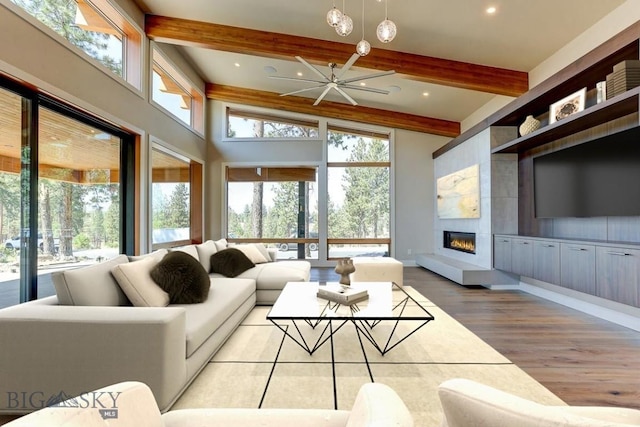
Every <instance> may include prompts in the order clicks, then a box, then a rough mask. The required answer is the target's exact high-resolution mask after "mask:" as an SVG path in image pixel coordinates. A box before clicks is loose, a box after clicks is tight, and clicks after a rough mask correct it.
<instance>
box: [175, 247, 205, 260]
mask: <svg viewBox="0 0 640 427" xmlns="http://www.w3.org/2000/svg"><path fill="white" fill-rule="evenodd" d="M170 251H171V252H174V251H181V252H186V253H188V254H189V255H191V256H192V257H194V258H195V259H197V260H198V261H200V258H199V257H198V249H197V248H196V245H186V246H179V247H177V248H172V249H170Z"/></svg>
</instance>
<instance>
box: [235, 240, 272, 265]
mask: <svg viewBox="0 0 640 427" xmlns="http://www.w3.org/2000/svg"><path fill="white" fill-rule="evenodd" d="M231 247H233V248H236V249H239V250H241V251H242V253H244V254H245V255H246V256H247V258H249V259H250V260H251V262H252V263H254V264H264V263H265V262H269V259H268V258H266V257H265V256H264V255H262V253H261V252H260V251H259V250H258V248H257V247H256V245H254V244H253V243H248V244H245V245H233V246H231Z"/></svg>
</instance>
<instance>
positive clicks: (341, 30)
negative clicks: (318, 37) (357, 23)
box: [336, 13, 353, 37]
mask: <svg viewBox="0 0 640 427" xmlns="http://www.w3.org/2000/svg"><path fill="white" fill-rule="evenodd" d="M351 31H353V19H351V17H350V16H349V15H346V14H344V13H342V19H341V20H340V23H339V24H338V26H337V27H336V33H338V34H340V35H341V36H343V37H345V36H348V35H349V34H351Z"/></svg>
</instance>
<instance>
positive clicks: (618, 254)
mask: <svg viewBox="0 0 640 427" xmlns="http://www.w3.org/2000/svg"><path fill="white" fill-rule="evenodd" d="M638 269H640V251H639V250H633V249H626V248H616V247H604V246H603V247H598V248H596V295H597V296H599V297H602V298H607V299H610V300H613V301H617V302H621V303H623V304H628V305H632V306H635V307H640V300H639V299H638V295H639V292H638V287H639V286H640V284H639V279H640V273H639V272H638Z"/></svg>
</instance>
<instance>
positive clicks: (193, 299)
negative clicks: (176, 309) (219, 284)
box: [150, 251, 211, 304]
mask: <svg viewBox="0 0 640 427" xmlns="http://www.w3.org/2000/svg"><path fill="white" fill-rule="evenodd" d="M150 275H151V278H152V279H153V281H154V282H156V283H157V284H158V286H160V287H161V288H162V289H163V290H164V291H165V292H166V293H168V294H169V303H170V304H197V303H200V302H203V301H205V300H206V299H207V297H208V296H209V288H210V287H211V281H210V279H209V274H208V273H207V272H206V271H205V269H204V267H202V264H200V261H198V260H197V259H195V258H194V257H193V256H191V255H189V254H188V253H186V252H183V251H175V252H169V253H168V254H166V255H165V256H164V258H162V260H161V261H160V262H159V263H158V264H156V266H155V267H153V268H152V269H151V272H150Z"/></svg>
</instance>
